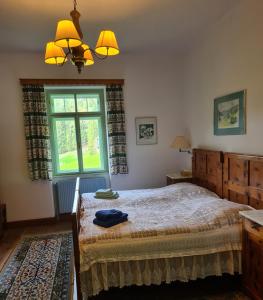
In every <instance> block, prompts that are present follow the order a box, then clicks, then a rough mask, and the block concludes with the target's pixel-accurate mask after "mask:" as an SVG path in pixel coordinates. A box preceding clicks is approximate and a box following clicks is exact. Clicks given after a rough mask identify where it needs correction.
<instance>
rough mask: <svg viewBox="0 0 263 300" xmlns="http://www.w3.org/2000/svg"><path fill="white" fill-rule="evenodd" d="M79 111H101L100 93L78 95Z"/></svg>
mask: <svg viewBox="0 0 263 300" xmlns="http://www.w3.org/2000/svg"><path fill="white" fill-rule="evenodd" d="M77 107H78V112H96V111H100V97H99V95H96V94H94V95H92V94H89V95H81V94H78V95H77Z"/></svg>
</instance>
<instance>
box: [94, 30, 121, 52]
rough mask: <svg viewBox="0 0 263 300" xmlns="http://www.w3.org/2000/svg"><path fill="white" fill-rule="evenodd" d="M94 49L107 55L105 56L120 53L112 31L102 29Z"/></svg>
mask: <svg viewBox="0 0 263 300" xmlns="http://www.w3.org/2000/svg"><path fill="white" fill-rule="evenodd" d="M95 51H96V53H98V54H100V55H107V56H108V55H117V54H119V53H120V50H119V47H118V43H117V40H116V37H115V34H114V32H113V31H111V30H104V31H102V32H101V33H100V36H99V39H98V41H97V45H96V48H95Z"/></svg>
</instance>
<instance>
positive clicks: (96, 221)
mask: <svg viewBox="0 0 263 300" xmlns="http://www.w3.org/2000/svg"><path fill="white" fill-rule="evenodd" d="M127 220H128V214H126V213H122V215H121V216H120V217H118V218H113V219H109V220H107V221H102V220H100V219H98V218H95V219H94V220H93V223H94V224H95V225H99V226H102V227H105V228H108V227H111V226H114V225H117V224H120V223H123V222H126V221H127Z"/></svg>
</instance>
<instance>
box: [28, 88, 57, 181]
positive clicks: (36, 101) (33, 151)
mask: <svg viewBox="0 0 263 300" xmlns="http://www.w3.org/2000/svg"><path fill="white" fill-rule="evenodd" d="M23 108H24V123H25V135H26V148H27V158H28V168H29V174H30V179H31V180H39V179H45V180H50V179H51V177H52V164H51V153H50V139H49V128H48V117H47V107H46V101H45V93H44V86H43V85H23Z"/></svg>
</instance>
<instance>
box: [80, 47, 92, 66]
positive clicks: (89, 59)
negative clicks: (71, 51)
mask: <svg viewBox="0 0 263 300" xmlns="http://www.w3.org/2000/svg"><path fill="white" fill-rule="evenodd" d="M81 47H82V48H83V49H84V54H83V57H84V59H85V60H86V61H85V66H90V65H93V64H94V59H93V56H92V54H91V51H90V50H89V46H88V45H86V44H82V45H81Z"/></svg>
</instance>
